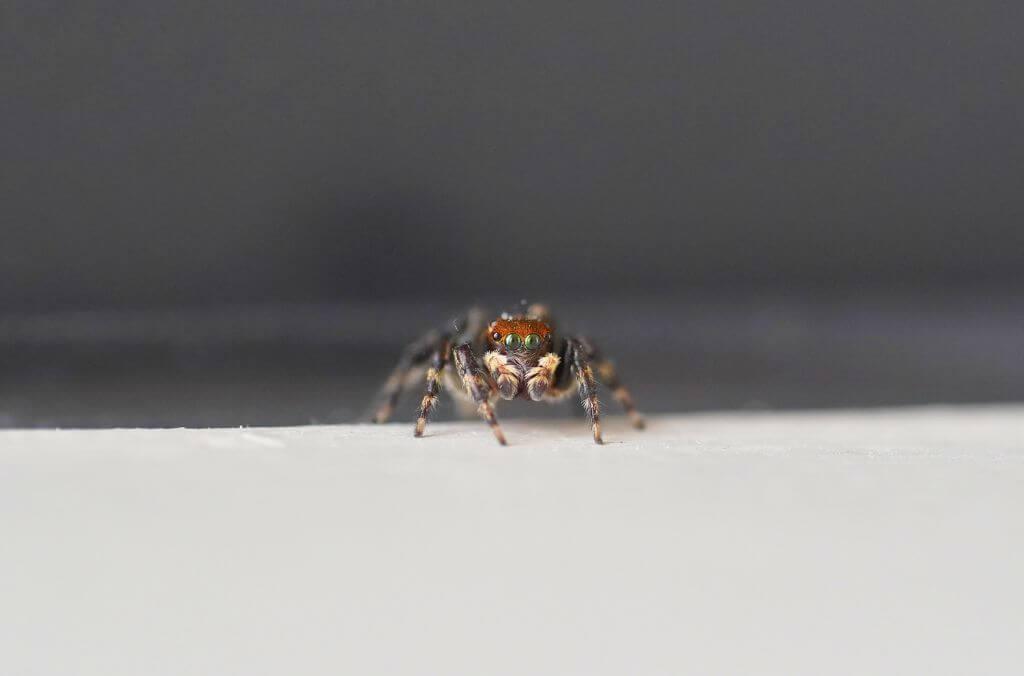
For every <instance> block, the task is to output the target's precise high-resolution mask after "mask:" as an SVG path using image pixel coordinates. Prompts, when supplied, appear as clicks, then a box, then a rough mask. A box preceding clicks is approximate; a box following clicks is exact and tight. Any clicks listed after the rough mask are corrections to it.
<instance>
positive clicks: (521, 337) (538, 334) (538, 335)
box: [487, 316, 553, 358]
mask: <svg viewBox="0 0 1024 676" xmlns="http://www.w3.org/2000/svg"><path fill="white" fill-rule="evenodd" d="M552 340H553V338H552V331H551V327H550V326H549V325H548V324H547V323H546V322H543V321H541V320H539V319H530V318H525V317H506V316H503V317H502V318H501V319H496V320H494V321H493V322H491V325H490V326H488V327H487V342H488V344H489V346H490V349H492V350H494V351H496V352H500V353H501V354H507V355H510V356H518V357H523V358H529V357H531V356H534V355H541V354H545V353H547V352H550V351H551V342H552Z"/></svg>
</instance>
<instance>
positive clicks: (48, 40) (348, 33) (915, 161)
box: [0, 0, 1024, 427]
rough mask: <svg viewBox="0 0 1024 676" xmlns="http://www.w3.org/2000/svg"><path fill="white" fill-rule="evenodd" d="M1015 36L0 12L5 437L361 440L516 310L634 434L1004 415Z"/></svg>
mask: <svg viewBox="0 0 1024 676" xmlns="http://www.w3.org/2000/svg"><path fill="white" fill-rule="evenodd" d="M1022 25H1024V6H1022V5H1021V4H1020V3H1011V2H996V1H995V0H981V1H979V2H973V3H962V2H952V1H948V2H946V1H939V2H935V1H930V2H909V1H902V0H901V1H898V2H893V3H858V2H821V1H820V0H815V1H813V2H812V1H811V0H797V1H796V2H774V1H770V0H769V1H767V2H766V1H764V0H759V1H754V0H749V1H737V2H728V1H726V2H701V3H692V2H678V3H658V4H653V3H627V2H606V1H602V0H598V1H594V0H591V1H588V2H562V3H550V2H548V3H529V4H523V3H494V2H479V1H478V2H465V3H460V2H450V1H447V0H445V1H442V2H437V3H399V2H382V1H379V0H378V1H375V2H326V1H323V0H318V1H313V2H309V1H307V2H301V1H300V2H290V3H280V2H269V1H268V0H255V1H253V2H247V3H227V2H220V1H216V0H215V1H213V2H211V1H209V0H206V1H204V2H191V1H181V2H175V3H152V2H140V3H120V2H101V1H99V0H79V1H77V2H67V1H59V0H58V1H53V2H46V1H41V0H32V1H31V2H29V1H25V0H8V1H7V2H5V3H3V4H2V5H0V87H2V91H3V96H2V99H0V157H2V162H0V218H2V221H0V222H2V232H3V235H4V237H3V243H2V246H0V378H2V379H0V424H2V425H7V426H15V425H17V426H87V427H88V426H108V425H129V426H133V425H169V426H177V425H239V424H247V425H256V424H288V423H303V422H310V421H316V422H336V421H344V420H353V419H355V418H356V417H357V416H358V415H359V414H360V413H362V411H363V410H364V407H365V403H366V398H367V397H368V396H370V395H371V394H372V392H373V389H374V387H375V385H376V383H377V381H378V380H379V379H381V378H383V377H384V376H385V375H386V372H387V371H388V369H389V368H390V366H391V362H392V360H393V359H394V357H395V356H396V354H397V351H398V350H399V349H400V348H401V346H402V344H403V343H404V342H406V341H407V340H410V339H412V338H415V337H416V336H417V335H418V334H419V333H420V332H422V330H424V329H426V328H428V327H429V326H430V325H431V324H438V323H444V322H446V321H448V319H449V318H450V317H451V316H453V315H454V314H455V313H456V312H457V311H458V310H459V309H460V308H461V307H463V306H464V305H466V304H468V303H471V302H485V303H491V304H492V306H493V307H495V308H496V309H501V308H502V307H507V306H510V305H512V304H514V303H516V302H518V300H519V299H520V298H523V297H526V298H530V299H531V300H537V299H544V300H549V301H551V302H552V303H553V304H554V305H555V308H556V310H558V311H559V313H560V314H561V315H563V316H564V317H565V318H566V320H567V321H566V323H567V324H568V326H569V327H572V328H575V329H578V330H582V331H586V332H587V333H588V334H590V335H592V336H593V337H594V338H595V339H597V340H598V341H600V342H603V343H604V344H605V346H606V348H607V349H608V350H609V351H610V352H613V354H615V355H617V356H618V361H619V364H620V367H621V369H622V371H623V375H624V376H625V377H626V379H627V381H628V382H629V383H630V384H632V385H633V389H634V390H636V393H637V397H638V399H639V400H640V403H641V404H642V405H643V406H644V408H646V409H648V410H652V411H667V410H679V409H686V410H690V409H709V408H732V407H818V406H875V405H888V404H917V403H931V402H973V401H978V402H981V401H1005V400H1013V399H1024V359H1022V357H1024V354H1022V352H1024V351H1022V345H1024V342H1022V341H1024V293H1022V291H1024V276H1022V274H1021V270H1022V264H1024V230H1022V227H1021V226H1022V218H1024V191H1022V190H1021V178H1022V176H1021V170H1022V167H1024V134H1022V132H1024V124H1022V112H1024V110H1022V105H1024V87H1021V86H1020V80H1021V75H1022V70H1024V41H1022V40H1021V36H1020V27H1021V26H1022ZM416 398H417V397H415V396H413V397H411V398H410V399H409V401H408V404H407V406H406V408H407V409H408V410H407V411H405V410H404V409H403V411H402V412H400V415H399V416H398V417H399V418H400V419H403V418H410V417H411V415H412V411H413V409H414V408H415V402H414V400H415V399H416ZM452 408H453V407H451V406H448V407H447V411H446V414H447V415H451V413H452V410H451V409H452ZM535 409H536V407H534V408H533V409H530V408H527V409H525V410H524V409H522V408H516V407H515V406H513V407H511V409H510V414H512V415H517V414H521V413H523V412H525V413H530V412H531V411H532V410H535Z"/></svg>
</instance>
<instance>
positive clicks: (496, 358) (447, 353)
mask: <svg viewBox="0 0 1024 676" xmlns="http://www.w3.org/2000/svg"><path fill="white" fill-rule="evenodd" d="M483 319H484V315H483V314H482V313H481V312H480V311H479V310H475V309H474V310H470V311H469V312H468V313H466V315H465V317H463V318H461V319H460V320H458V321H456V322H454V324H453V326H454V327H456V328H454V329H453V330H448V331H441V332H432V333H429V334H427V335H426V336H424V337H423V338H421V339H420V340H418V341H417V342H415V343H413V344H412V345H410V346H409V347H408V348H406V350H405V352H403V353H402V358H401V360H400V361H399V363H398V366H397V367H395V370H394V372H393V373H392V374H391V377H390V378H389V379H388V381H387V383H386V384H385V385H384V389H383V391H382V393H381V400H382V403H381V404H380V407H379V408H378V409H377V412H376V415H374V422H385V421H386V420H387V419H388V418H389V417H390V416H391V412H392V411H393V410H394V408H395V404H396V403H397V402H398V398H399V396H400V395H401V393H402V388H403V387H404V385H405V384H406V382H408V381H409V379H410V377H411V376H414V375H415V374H416V373H422V372H423V370H424V369H426V379H427V389H426V393H425V394H424V395H423V400H422V401H421V402H420V408H419V417H418V419H417V420H416V432H415V434H416V436H417V437H418V436H422V434H423V430H424V428H425V427H426V424H427V420H428V419H429V417H430V413H431V412H432V411H433V410H434V406H435V405H436V404H437V395H438V392H439V391H440V387H441V379H442V378H447V380H448V382H449V388H450V389H451V391H453V392H458V393H460V394H463V395H465V396H466V397H467V398H469V399H470V400H472V401H473V402H474V403H475V404H476V406H477V409H478V410H479V411H480V415H482V416H483V417H484V419H485V420H486V421H487V423H488V424H489V425H490V426H491V429H492V430H493V432H494V436H495V437H497V439H498V442H499V443H502V444H504V443H505V435H504V434H503V433H502V431H501V427H500V426H499V425H498V421H497V419H496V418H495V417H494V408H493V406H492V401H493V400H494V399H496V398H498V397H500V398H502V399H516V398H520V399H528V400H533V401H540V400H542V399H546V400H552V399H559V398H561V397H564V396H565V395H567V394H571V393H572V392H574V391H578V392H579V394H580V400H581V401H582V403H583V408H584V409H585V410H586V412H587V414H588V415H589V416H590V420H591V423H592V425H593V430H594V441H595V442H596V443H599V444H600V443H602V440H601V411H600V404H599V403H598V400H597V380H596V378H595V376H594V369H596V370H597V372H598V374H599V375H600V377H601V380H602V381H603V382H604V384H605V385H607V386H608V387H609V388H611V390H612V393H613V394H614V395H615V398H616V399H618V400H619V402H620V403H621V404H622V406H623V407H624V408H625V409H626V412H627V413H628V414H629V416H630V418H631V420H632V422H633V426H634V427H637V428H642V427H643V425H644V423H643V418H641V417H640V415H639V414H638V413H637V411H636V409H635V408H634V406H633V401H632V398H631V397H630V396H629V392H628V391H627V390H626V388H625V387H623V386H622V384H621V383H620V382H619V379H618V376H617V375H616V373H615V369H614V367H613V366H612V363H611V362H610V361H608V360H607V359H605V358H604V357H603V356H601V354H600V353H599V352H598V351H597V350H596V349H595V348H594V346H593V344H592V343H591V342H590V341H588V340H587V339H586V338H583V337H581V336H564V337H561V338H558V337H556V335H555V330H554V325H553V324H552V322H551V319H550V317H549V315H548V312H547V310H546V309H545V308H544V307H543V306H540V305H533V306H530V308H529V309H528V310H527V311H526V312H525V313H523V314H520V315H510V314H507V313H506V314H503V315H502V316H501V317H499V318H498V319H496V320H494V321H493V322H491V323H490V324H484V321H483ZM449 365H451V367H452V368H448V367H449Z"/></svg>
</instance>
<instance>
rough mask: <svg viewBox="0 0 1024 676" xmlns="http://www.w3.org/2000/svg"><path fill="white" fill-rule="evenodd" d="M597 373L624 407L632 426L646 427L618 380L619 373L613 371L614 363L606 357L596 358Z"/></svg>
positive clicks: (627, 392) (629, 396) (631, 398)
mask: <svg viewBox="0 0 1024 676" xmlns="http://www.w3.org/2000/svg"><path fill="white" fill-rule="evenodd" d="M597 374H598V375H599V376H600V377H601V382H603V383H604V384H605V385H607V386H608V388H609V389H611V391H612V396H614V397H615V399H616V400H617V401H618V402H619V403H620V404H622V408H623V409H625V411H626V415H628V416H629V422H630V423H631V424H632V425H633V427H635V428H636V429H638V430H642V429H643V428H644V427H646V425H647V423H645V422H644V417H643V416H642V415H640V413H639V412H638V411H637V410H636V406H635V405H634V404H633V397H632V396H631V395H630V394H629V390H627V389H626V387H625V386H624V385H623V384H622V382H621V381H620V380H619V374H618V373H616V371H615V365H614V364H612V362H611V361H609V360H607V359H602V358H599V359H598V360H597Z"/></svg>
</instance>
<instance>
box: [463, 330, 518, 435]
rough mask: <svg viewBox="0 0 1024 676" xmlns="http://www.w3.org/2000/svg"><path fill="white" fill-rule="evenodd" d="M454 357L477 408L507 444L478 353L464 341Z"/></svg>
mask: <svg viewBox="0 0 1024 676" xmlns="http://www.w3.org/2000/svg"><path fill="white" fill-rule="evenodd" d="M452 358H453V359H454V360H455V368H456V370H457V371H458V373H459V377H460V378H462V384H463V385H465V387H466V391H467V392H469V395H470V396H471V397H473V401H475V402H476V405H477V410H479V411H480V415H481V416H483V418H484V420H486V421H487V424H488V425H490V426H491V431H492V432H494V437H495V439H497V440H498V443H499V444H501V445H502V446H504V445H505V444H506V441H505V434H504V433H503V432H502V431H501V426H500V425H499V424H498V419H497V418H495V417H494V409H493V408H491V404H490V402H489V401H488V399H489V398H490V394H491V386H490V383H489V382H488V381H487V380H486V379H485V377H484V374H483V373H482V372H481V369H480V365H479V362H478V360H477V358H476V355H475V354H473V348H472V347H471V346H470V345H469V343H463V344H462V345H459V346H457V347H455V349H453V350H452Z"/></svg>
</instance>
